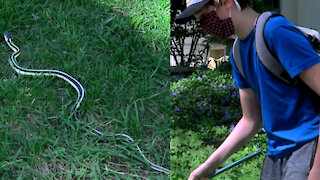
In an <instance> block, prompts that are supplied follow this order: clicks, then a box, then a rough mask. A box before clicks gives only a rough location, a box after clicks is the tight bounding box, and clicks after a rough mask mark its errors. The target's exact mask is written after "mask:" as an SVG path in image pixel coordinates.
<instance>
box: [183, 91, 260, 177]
mask: <svg viewBox="0 0 320 180" xmlns="http://www.w3.org/2000/svg"><path fill="white" fill-rule="evenodd" d="M239 93H240V101H241V107H242V113H243V117H242V118H241V119H240V121H239V122H238V124H237V125H236V127H235V128H234V129H233V131H232V132H231V133H230V134H229V136H228V137H227V138H226V140H225V141H224V142H223V143H222V144H221V145H220V146H219V148H218V149H217V150H216V151H215V152H214V153H212V155H211V156H210V157H209V158H208V159H207V160H206V161H205V162H204V163H203V164H201V165H200V166H199V167H198V168H197V169H195V170H194V171H193V172H192V173H191V175H190V177H189V180H196V179H201V178H203V177H205V176H208V175H210V174H212V173H213V172H214V171H215V169H217V168H218V166H219V165H220V164H221V163H222V162H223V161H225V160H226V159H227V158H228V157H229V156H231V155H232V154H233V153H234V152H236V151H237V150H238V149H239V148H240V147H241V146H242V145H244V144H245V143H247V142H248V141H249V140H250V139H251V137H253V136H254V135H255V133H256V132H257V131H258V130H259V129H260V128H261V126H262V120H261V108H260V104H259V102H258V100H257V98H256V95H255V94H254V92H253V91H252V90H251V89H240V90H239Z"/></svg>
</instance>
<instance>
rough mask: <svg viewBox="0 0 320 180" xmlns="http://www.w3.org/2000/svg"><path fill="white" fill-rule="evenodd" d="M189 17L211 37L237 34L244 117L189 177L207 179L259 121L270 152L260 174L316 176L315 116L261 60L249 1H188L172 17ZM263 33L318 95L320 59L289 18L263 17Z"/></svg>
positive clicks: (319, 157)
mask: <svg viewBox="0 0 320 180" xmlns="http://www.w3.org/2000/svg"><path fill="white" fill-rule="evenodd" d="M192 16H195V17H197V18H198V19H199V20H200V26H201V28H202V30H203V31H204V32H206V33H208V34H210V35H212V36H215V37H217V38H220V39H225V38H227V37H229V36H230V35H232V34H234V33H235V34H237V36H238V37H239V39H240V54H241V59H242V66H243V70H244V74H245V76H246V78H243V77H242V76H241V74H240V73H239V71H238V70H237V69H236V68H235V65H234V62H233V59H232V55H230V60H231V63H232V66H233V74H234V81H235V84H236V85H237V87H239V93H240V101H241V107H242V112H243V117H242V118H241V119H240V120H239V122H238V124H237V126H236V127H235V128H234V130H233V131H232V132H231V133H230V135H229V136H228V137H227V139H226V140H225V141H224V142H223V143H222V144H221V145H220V147H219V148H218V149H217V150H216V151H215V152H213V153H212V155H211V156H210V157H209V158H208V159H207V160H206V161H205V162H204V163H203V164H201V165H200V166H199V167H198V168H196V169H195V170H194V171H193V172H192V173H191V175H190V177H189V180H197V179H207V178H206V176H208V175H209V174H212V173H213V172H214V171H215V169H216V168H217V167H218V166H219V164H221V163H222V162H223V161H224V160H226V159H227V158H228V157H229V156H230V155H232V154H233V153H234V152H236V151H237V150H238V149H239V148H240V147H241V146H242V145H244V144H245V143H247V142H248V141H249V140H250V138H251V137H253V136H254V134H255V133H256V132H257V131H258V130H259V129H261V127H262V125H263V127H264V129H265V131H266V132H267V137H268V143H267V146H268V152H267V156H266V158H265V160H264V163H263V168H262V172H261V179H263V180H271V179H272V180H274V179H276V180H277V179H279V180H280V179H281V180H282V179H288V180H289V179H290V180H295V179H296V180H304V179H308V180H315V179H320V148H317V147H318V142H320V141H318V138H319V115H318V113H317V112H316V111H315V109H314V107H313V104H312V99H311V98H310V97H308V96H306V95H304V94H303V93H302V92H301V91H299V90H297V89H296V88H295V87H292V86H288V85H286V84H284V83H283V82H281V81H280V80H278V79H277V78H276V77H275V76H274V75H272V74H271V73H270V72H268V70H266V69H265V68H264V66H263V65H262V64H261V63H260V61H259V58H258V55H257V53H256V48H255V39H254V33H255V23H256V20H257V18H258V17H259V14H258V13H257V12H255V11H254V10H253V9H252V8H251V7H250V3H249V1H248V0H238V1H237V0H191V1H189V2H188V4H187V8H186V9H185V10H184V11H183V12H182V13H181V14H180V15H179V16H178V17H177V18H176V20H175V21H176V22H177V23H181V22H185V21H188V20H189V19H190V17H192ZM264 37H265V40H266V42H267V44H268V47H269V48H270V51H271V52H273V53H274V54H276V56H277V57H278V59H279V60H280V62H281V64H282V65H283V66H284V67H285V69H286V70H287V72H288V73H289V75H290V76H291V78H294V77H297V76H299V77H300V78H301V79H302V80H303V81H304V82H305V83H306V84H307V85H308V86H309V87H311V88H312V89H313V90H314V91H315V92H316V93H317V94H318V95H320V81H319V80H318V79H319V78H320V58H319V56H318V55H317V53H316V52H315V51H314V49H313V48H312V46H311V45H310V43H309V42H308V40H307V39H306V38H305V37H304V35H303V34H302V33H301V32H300V31H298V30H297V29H296V28H294V25H293V24H291V23H290V22H289V21H288V20H287V19H285V18H284V17H281V16H277V17H272V18H270V20H269V21H268V22H267V24H266V26H265V28H264Z"/></svg>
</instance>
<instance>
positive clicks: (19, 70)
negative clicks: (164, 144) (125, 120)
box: [4, 33, 170, 174]
mask: <svg viewBox="0 0 320 180" xmlns="http://www.w3.org/2000/svg"><path fill="white" fill-rule="evenodd" d="M4 38H5V41H6V43H7V45H8V46H9V47H10V48H11V49H12V51H13V53H12V54H11V55H10V59H9V62H10V65H11V67H12V68H13V69H14V70H15V71H16V72H17V73H18V74H21V75H30V76H56V77H59V78H61V79H63V80H65V81H66V82H68V83H69V84H70V85H72V86H73V87H74V89H75V90H76V91H77V94H78V97H77V100H76V102H75V104H74V106H73V108H72V111H71V113H70V115H72V116H73V117H74V118H75V119H76V120H78V121H80V120H79V118H78V116H77V113H76V112H77V110H78V108H79V107H80V103H81V102H82V100H83V98H84V95H85V89H84V88H83V86H82V85H81V83H80V82H79V81H78V80H76V79H75V78H74V77H72V76H70V75H69V74H67V73H65V72H62V71H58V70H49V69H26V68H23V67H21V66H19V65H18V63H17V60H16V59H17V57H18V56H20V54H21V52H20V48H19V47H18V46H17V45H15V44H14V43H13V42H12V39H11V36H10V34H9V33H5V34H4ZM86 129H88V130H91V132H92V133H94V134H96V135H98V136H107V137H116V138H121V139H123V140H126V141H128V142H130V143H133V142H135V141H134V140H133V138H131V137H130V136H129V135H126V134H118V133H116V134H113V133H109V134H106V133H102V132H100V131H99V130H97V129H93V128H92V127H91V126H89V125H87V126H86ZM136 148H137V150H138V151H139V154H140V155H141V157H142V158H143V159H144V160H145V162H146V163H147V164H148V165H149V166H150V167H151V168H153V169H154V170H157V171H160V172H163V173H166V174H170V170H168V169H166V168H164V167H161V166H158V165H156V164H154V163H152V162H151V161H149V160H148V159H147V158H146V156H145V155H144V154H143V152H142V150H141V149H140V147H139V146H138V145H136Z"/></svg>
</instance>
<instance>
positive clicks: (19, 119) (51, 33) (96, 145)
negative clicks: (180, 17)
mask: <svg viewBox="0 0 320 180" xmlns="http://www.w3.org/2000/svg"><path fill="white" fill-rule="evenodd" d="M169 8H170V2H169V1H167V0H165V1H163V0H154V1H134V0H132V1H120V0H99V1H98V0H68V1H63V0H57V1H49V0H30V1H18V0H10V1H7V0H0V18H1V21H0V32H1V34H3V33H4V32H9V33H10V34H11V36H12V37H13V41H14V43H15V44H16V45H18V46H19V47H20V49H21V56H20V57H19V58H18V59H17V61H18V63H19V64H20V65H21V66H22V67H25V68H31V69H56V70H61V71H64V72H66V73H68V74H70V75H71V76H73V77H75V78H76V79H77V80H79V82H80V83H81V84H82V85H83V86H84V88H85V90H86V95H85V98H84V100H83V102H82V103H81V106H80V108H79V110H78V111H79V118H80V121H81V122H77V121H74V120H73V119H70V118H68V115H69V113H70V110H71V109H72V106H73V104H74V102H75V100H76V98H77V93H76V91H75V90H74V89H73V87H72V86H70V85H69V84H68V83H67V82H65V81H63V80H61V79H59V78H56V77H30V76H29V77H28V76H21V75H17V74H15V72H14V70H13V69H12V68H11V67H10V66H9V62H8V59H9V56H10V54H11V53H12V51H11V49H10V48H9V47H8V46H7V45H6V44H5V42H4V39H2V41H1V43H0V47H1V51H0V58H1V59H2V60H1V61H0V66H1V71H0V88H1V91H0V147H1V148H0V177H1V178H2V179H85V178H89V179H169V176H168V175H167V174H165V173H162V172H158V171H156V170H154V169H152V168H151V167H150V166H149V165H148V164H147V163H146V162H145V161H144V160H143V159H142V157H140V155H139V153H138V152H137V150H136V148H135V145H136V144H138V145H139V146H140V148H141V149H142V151H143V152H144V153H145V155H146V156H147V158H148V159H149V160H150V161H152V162H153V163H155V164H157V165H160V166H163V167H165V168H169V165H170V162H169V158H170V155H169V136H170V135H169V130H170V127H169V116H168V114H169V102H170V96H169V94H170V92H169V83H168V82H169V81H168V77H169V46H170V45H169V36H170V33H169V31H170V27H169V26H168V24H169V21H170V17H169ZM83 122H88V123H89V124H90V125H91V126H93V127H95V128H97V129H99V130H100V131H102V132H105V133H110V132H111V133H125V134H128V135H130V136H131V137H132V138H133V139H135V141H136V143H134V144H130V143H126V142H122V141H119V140H116V139H115V138H103V137H97V136H95V135H93V134H92V133H90V132H88V131H86V129H85V127H84V125H83Z"/></svg>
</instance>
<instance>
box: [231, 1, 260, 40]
mask: <svg viewBox="0 0 320 180" xmlns="http://www.w3.org/2000/svg"><path fill="white" fill-rule="evenodd" d="M258 17H259V14H258V13H257V12H255V11H254V10H253V9H251V8H249V7H248V8H246V9H244V10H242V11H241V12H237V14H236V16H234V18H233V21H234V26H235V32H236V34H237V35H238V37H239V39H241V40H244V39H245V38H246V37H247V36H248V35H249V34H250V33H251V31H252V30H253V28H254V26H255V23H256V20H257V18H258Z"/></svg>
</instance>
